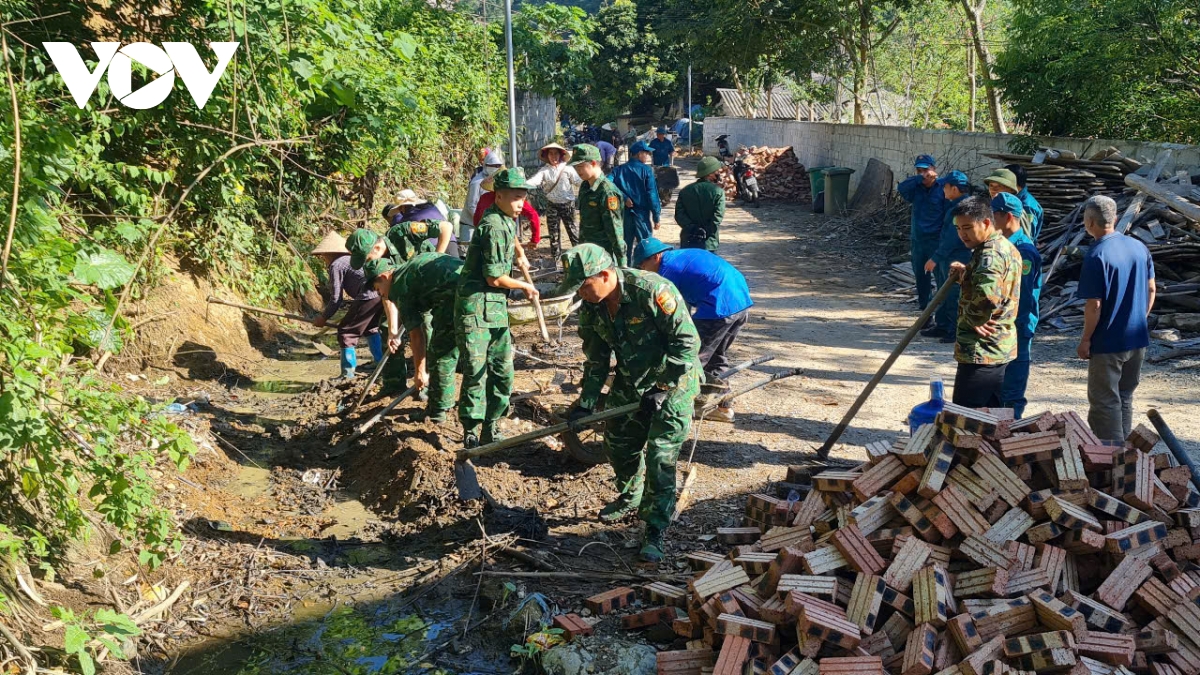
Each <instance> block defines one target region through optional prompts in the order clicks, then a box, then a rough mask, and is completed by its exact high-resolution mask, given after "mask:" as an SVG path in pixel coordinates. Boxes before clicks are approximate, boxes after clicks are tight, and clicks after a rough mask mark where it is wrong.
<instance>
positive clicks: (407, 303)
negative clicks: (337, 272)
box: [366, 253, 463, 422]
mask: <svg viewBox="0 0 1200 675" xmlns="http://www.w3.org/2000/svg"><path fill="white" fill-rule="evenodd" d="M462 267H463V262H462V261H461V260H459V259H458V258H456V257H454V256H451V255H447V254H445V253H418V254H417V256H416V257H414V258H413V259H412V260H410V261H408V262H406V263H404V264H403V265H401V266H399V267H396V266H395V264H394V263H393V262H391V261H390V260H387V259H383V258H381V259H379V260H372V261H371V262H369V263H367V265H366V271H367V278H368V279H371V280H373V279H374V278H375V277H377V276H379V275H380V274H381V273H382V272H386V271H389V270H394V272H393V274H392V287H391V290H390V291H389V292H388V300H390V301H391V302H392V303H393V304H395V305H396V308H397V309H398V311H399V313H400V320H401V321H402V322H403V324H404V330H406V331H409V332H411V331H414V330H417V329H421V328H425V329H426V335H427V336H428V339H427V340H426V343H425V360H426V364H427V365H426V369H427V370H428V371H429V402H428V404H427V405H426V407H425V415H426V418H428V419H431V420H433V421H435V422H441V421H442V420H444V419H445V417H446V411H447V410H449V409H450V408H451V407H452V406H453V405H454V369H455V367H456V366H457V365H458V343H457V342H456V340H455V332H454V299H455V296H456V295H457V293H458V281H459V272H460V270H461V269H462Z"/></svg>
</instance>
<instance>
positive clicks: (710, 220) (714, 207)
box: [675, 157, 725, 253]
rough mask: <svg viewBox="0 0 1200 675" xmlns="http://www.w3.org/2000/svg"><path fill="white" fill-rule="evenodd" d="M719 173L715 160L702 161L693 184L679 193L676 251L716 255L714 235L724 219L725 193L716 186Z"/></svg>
mask: <svg viewBox="0 0 1200 675" xmlns="http://www.w3.org/2000/svg"><path fill="white" fill-rule="evenodd" d="M720 170H721V162H720V161H718V160H717V158H716V157H705V158H704V159H702V160H700V164H699V165H698V166H697V167H696V182H695V183H692V184H691V185H689V186H687V187H685V188H683V189H682V190H680V191H679V201H678V202H677V203H676V204H675V222H677V223H679V248H702V249H705V250H707V251H711V252H713V253H716V252H717V246H718V245H719V244H720V243H721V239H720V237H719V236H718V234H717V231H718V230H719V229H720V228H721V221H722V220H724V219H725V189H724V188H722V187H721V186H720V185H717V181H718V180H719V179H720V178H719V172H720Z"/></svg>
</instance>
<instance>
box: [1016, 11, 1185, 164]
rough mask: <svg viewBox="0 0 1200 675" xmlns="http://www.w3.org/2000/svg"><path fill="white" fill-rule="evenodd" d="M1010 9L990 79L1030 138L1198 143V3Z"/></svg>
mask: <svg viewBox="0 0 1200 675" xmlns="http://www.w3.org/2000/svg"><path fill="white" fill-rule="evenodd" d="M1015 4H1016V7H1017V10H1016V13H1015V15H1014V16H1013V19H1012V24H1011V27H1010V31H1011V33H1010V39H1011V44H1012V45H1013V48H1010V49H1008V50H1006V51H1004V53H1002V54H1001V55H1000V56H999V58H998V62H997V78H998V80H999V81H1000V83H1001V84H1002V85H1003V87H1004V96H1005V99H1006V100H1007V101H1008V102H1009V103H1010V104H1011V106H1012V108H1013V110H1014V111H1016V113H1017V117H1018V119H1019V120H1020V121H1022V122H1024V123H1026V124H1028V125H1029V126H1030V127H1031V129H1032V131H1033V132H1034V133H1038V134H1053V135H1068V136H1105V137H1110V138H1145V139H1153V140H1161V141H1175V142H1179V143H1197V142H1200V63H1198V62H1197V59H1196V55H1197V54H1198V53H1200V4H1197V3H1196V2H1194V0H1161V1H1160V0H1085V1H1084V2H1079V1H1077V0H1036V1H1032V0H1017V2H1016V3H1015Z"/></svg>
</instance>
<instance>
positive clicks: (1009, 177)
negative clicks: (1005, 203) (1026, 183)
mask: <svg viewBox="0 0 1200 675" xmlns="http://www.w3.org/2000/svg"><path fill="white" fill-rule="evenodd" d="M983 182H984V183H996V184H997V185H1003V186H1004V187H1006V188H1008V189H1010V190H1012V191H1013V192H1020V191H1021V188H1019V187H1017V174H1015V173H1013V172H1011V171H1009V170H1008V169H996V170H995V171H993V172H992V173H990V174H989V175H988V177H987V178H984V179H983Z"/></svg>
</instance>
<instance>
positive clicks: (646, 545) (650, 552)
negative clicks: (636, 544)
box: [640, 525, 666, 563]
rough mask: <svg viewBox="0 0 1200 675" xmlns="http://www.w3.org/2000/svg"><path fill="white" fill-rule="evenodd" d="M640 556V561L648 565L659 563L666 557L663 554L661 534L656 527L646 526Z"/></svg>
mask: <svg viewBox="0 0 1200 675" xmlns="http://www.w3.org/2000/svg"><path fill="white" fill-rule="evenodd" d="M640 555H641V558H642V560H643V561H645V562H648V563H660V562H662V561H663V558H665V557H666V553H664V552H663V533H662V531H661V530H659V529H658V528H657V527H651V526H649V525H647V526H646V534H645V535H644V536H643V537H642V550H641V553H640Z"/></svg>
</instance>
